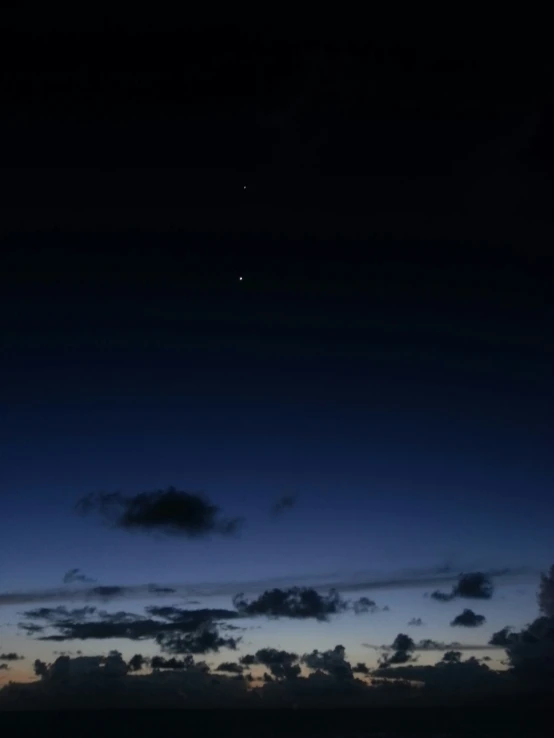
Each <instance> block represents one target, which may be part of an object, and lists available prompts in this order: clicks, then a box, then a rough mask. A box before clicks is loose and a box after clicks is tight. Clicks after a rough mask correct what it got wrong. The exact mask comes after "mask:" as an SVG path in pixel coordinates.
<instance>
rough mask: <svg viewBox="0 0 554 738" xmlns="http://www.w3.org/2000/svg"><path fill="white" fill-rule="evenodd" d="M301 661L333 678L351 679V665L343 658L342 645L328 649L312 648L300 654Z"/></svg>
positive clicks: (343, 650)
mask: <svg viewBox="0 0 554 738" xmlns="http://www.w3.org/2000/svg"><path fill="white" fill-rule="evenodd" d="M302 663H304V664H306V666H307V667H308V668H309V669H312V670H313V671H323V672H325V673H326V674H330V675H331V676H333V677H335V679H338V680H343V679H352V678H353V672H352V667H351V665H350V664H349V662H348V661H347V660H346V658H345V649H344V646H341V645H337V646H335V647H334V648H333V649H329V650H328V651H323V652H321V651H317V650H314V651H312V652H311V653H309V654H304V656H302Z"/></svg>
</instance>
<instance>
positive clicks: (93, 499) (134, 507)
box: [77, 487, 242, 538]
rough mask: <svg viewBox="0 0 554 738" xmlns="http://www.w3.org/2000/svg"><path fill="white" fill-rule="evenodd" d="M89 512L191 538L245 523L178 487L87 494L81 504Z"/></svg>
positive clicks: (116, 522)
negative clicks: (228, 517)
mask: <svg viewBox="0 0 554 738" xmlns="http://www.w3.org/2000/svg"><path fill="white" fill-rule="evenodd" d="M77 509H78V510H79V511H80V512H81V513H83V514H87V513H89V512H91V511H92V512H94V511H98V512H99V513H100V514H101V515H103V517H104V518H105V519H107V520H108V521H110V522H111V523H112V524H113V525H114V526H115V527H116V528H122V529H125V530H142V531H161V532H163V533H166V534H168V535H178V536H186V537H188V538H200V537H205V536H208V535H210V534H213V533H217V534H220V535H232V534H234V533H236V532H237V531H238V529H239V527H240V526H241V524H242V520H241V519H239V518H233V519H221V518H220V517H219V513H220V510H219V508H218V507H217V506H216V505H214V504H212V503H211V502H209V500H207V499H206V498H205V497H204V496H203V495H201V494H197V493H192V492H181V491H179V490H177V489H176V488H175V487H169V488H168V489H166V490H158V491H155V492H141V493H139V494H137V495H131V496H125V495H122V494H120V493H118V492H115V493H110V494H106V493H98V494H91V495H87V496H86V497H84V498H82V499H81V500H80V501H79V502H78V503H77Z"/></svg>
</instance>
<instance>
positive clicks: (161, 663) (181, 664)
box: [150, 654, 194, 669]
mask: <svg viewBox="0 0 554 738" xmlns="http://www.w3.org/2000/svg"><path fill="white" fill-rule="evenodd" d="M150 666H151V667H152V669H191V668H192V667H193V666H194V659H193V657H192V656H191V655H190V654H187V655H186V656H185V658H184V659H176V658H175V657H172V658H170V659H166V658H164V657H163V656H153V657H152V658H151V659H150Z"/></svg>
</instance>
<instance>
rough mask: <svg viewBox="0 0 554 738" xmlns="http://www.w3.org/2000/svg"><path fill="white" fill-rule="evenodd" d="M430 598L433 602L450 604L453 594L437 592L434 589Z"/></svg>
mask: <svg viewBox="0 0 554 738" xmlns="http://www.w3.org/2000/svg"><path fill="white" fill-rule="evenodd" d="M431 597H432V598H433V599H434V600H437V601H438V602H450V600H453V599H454V595H453V594H447V593H445V592H439V590H438V589H436V590H435V591H434V592H431Z"/></svg>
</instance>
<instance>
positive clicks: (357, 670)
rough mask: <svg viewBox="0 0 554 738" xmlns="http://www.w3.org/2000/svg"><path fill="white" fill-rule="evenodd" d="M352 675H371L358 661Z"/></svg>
mask: <svg viewBox="0 0 554 738" xmlns="http://www.w3.org/2000/svg"><path fill="white" fill-rule="evenodd" d="M352 673H353V674H369V669H368V667H367V666H366V665H365V664H364V663H363V662H362V661H358V663H357V664H356V666H353V667H352Z"/></svg>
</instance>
